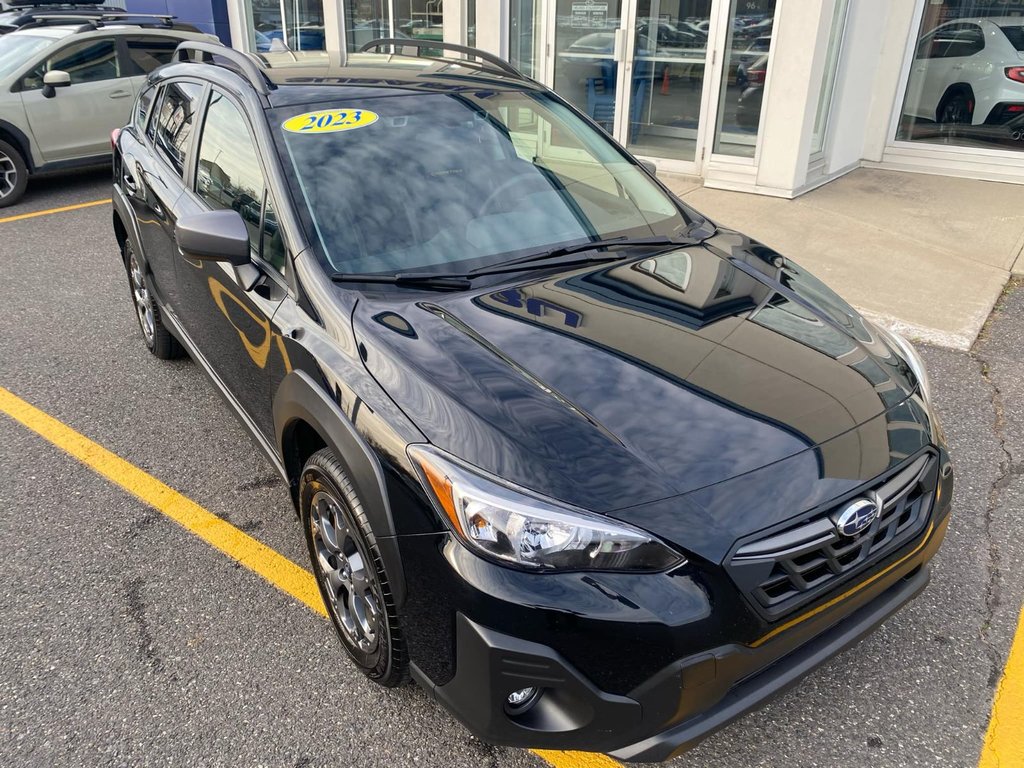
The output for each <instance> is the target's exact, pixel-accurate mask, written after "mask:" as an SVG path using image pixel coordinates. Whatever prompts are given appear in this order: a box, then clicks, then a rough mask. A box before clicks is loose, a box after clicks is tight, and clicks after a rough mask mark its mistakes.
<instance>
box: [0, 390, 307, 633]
mask: <svg viewBox="0 0 1024 768" xmlns="http://www.w3.org/2000/svg"><path fill="white" fill-rule="evenodd" d="M0 411H2V412H4V413H6V414H7V415H8V416H10V417H11V418H13V419H14V420H15V421H19V422H21V423H22V424H23V425H25V426H26V427H28V428H29V429H30V430H32V431H33V432H35V433H36V434H38V435H40V436H42V437H44V438H46V439H47V440H49V441H50V442H51V443H53V444H54V445H55V446H57V447H58V448H60V449H61V450H63V451H65V452H67V453H69V454H71V455H72V456H74V457H75V458H76V459H78V460H79V461H80V462H82V463H83V464H85V465H86V466H87V467H89V468H90V469H92V470H93V471H95V472H96V473H98V474H100V475H102V476H103V477H105V478H107V479H108V480H109V481H110V482H112V483H114V484H115V485H119V486H121V487H122V488H124V489H125V490H126V491H128V492H129V493H130V494H132V495H133V496H136V497H138V498H139V499H140V500H141V501H143V502H145V503H146V504H149V505H150V506H152V507H154V508H156V509H157V510H159V511H160V512H163V513H164V514H165V515H167V516H168V517H169V518H171V519H172V520H174V521H175V522H176V523H178V524H179V525H181V526H183V527H184V528H186V529H187V530H188V531H189V532H191V533H194V534H195V535H196V536H198V537H199V538H201V539H202V540H203V541H205V542H206V543H207V544H209V545H211V546H212V547H214V548H215V549H219V550H220V551H221V552H223V553H224V554H225V555H227V556H228V557H230V558H232V559H234V560H237V561H238V562H239V563H241V564H242V565H244V566H245V567H246V568H248V569H249V570H251V571H254V572H255V573H257V574H259V575H260V576H262V577H263V578H264V579H266V580H267V581H269V582H270V583H271V584H273V585H274V586H275V587H277V588H278V589H280V590H281V591H283V592H287V593H288V594H289V595H291V596H292V597H294V598H295V599H296V600H299V601H300V602H302V603H305V604H306V605H307V606H309V607H310V608H311V609H312V610H314V611H316V612H317V613H319V614H321V615H323V616H326V615H327V613H326V611H325V610H324V604H323V601H322V600H321V599H320V593H319V592H318V591H317V588H316V582H314V581H313V577H312V575H311V574H310V573H309V571H307V570H306V569H305V568H302V567H300V566H298V565H296V564H295V563H293V562H292V561H291V560H289V559H288V558H287V557H285V556H284V555H281V554H279V553H277V552H276V551H274V550H273V549H271V548H270V547H268V546H266V545H265V544H262V543H261V542H259V541H257V540H256V539H254V538H253V537H252V536H249V535H248V534H246V533H243V532H242V531H240V530H238V529H237V528H235V527H234V526H233V525H231V524H230V523H228V522H225V521H224V520H222V519H221V518H219V517H217V516H216V515H215V514H213V513H212V512H208V511H206V510H205V509H203V508H202V507H201V506H199V505H198V504H196V503H195V502H194V501H192V500H191V499H189V498H187V497H185V496H183V495H182V494H180V493H178V492H177V491H176V490H174V489H173V488H171V487H170V486H168V485H165V484H164V483H162V482H160V481H159V480H157V479H156V478H155V477H153V476H152V475H150V474H149V473H147V472H144V471H143V470H141V469H139V468H138V467H136V466H135V465H133V464H130V463H129V462H127V461H125V460H124V459H122V458H121V457H120V456H118V455H117V454H114V453H111V452H110V451H108V450H107V449H106V448H104V447H103V446H101V445H99V444H97V443H94V442H93V441H92V440H90V439H89V438H87V437H85V436H84V435H82V434H79V433H78V432H76V431H75V430H73V429H71V427H68V426H66V425H64V424H62V423H61V422H59V421H57V420H56V419H55V418H53V417H52V416H50V415H48V414H46V413H43V412H42V411H40V410H39V409H38V408H36V407H34V406H32V405H29V404H28V403H26V402H25V401H24V400H22V399H21V398H19V397H17V396H16V395H14V394H12V393H11V392H9V391H8V390H6V389H4V388H3V387H0Z"/></svg>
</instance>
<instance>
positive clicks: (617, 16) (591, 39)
mask: <svg viewBox="0 0 1024 768" xmlns="http://www.w3.org/2000/svg"><path fill="white" fill-rule="evenodd" d="M554 6H555V7H554V12H555V18H554V25H553V26H554V56H553V57H554V61H553V66H554V77H553V82H554V88H555V90H556V91H557V92H558V93H559V94H560V95H561V96H562V98H564V99H566V100H568V101H570V102H572V103H573V104H574V105H575V106H576V107H577V108H579V109H580V110H581V111H583V112H585V113H586V114H588V115H589V116H590V117H591V118H592V119H593V120H594V121H595V122H597V123H598V124H599V125H600V126H601V127H603V128H604V129H605V130H606V131H608V132H609V133H613V134H614V133H615V128H616V127H615V118H616V114H617V113H618V109H619V102H620V94H619V80H620V79H621V78H622V75H623V73H622V72H621V69H622V66H621V64H622V61H623V59H624V56H623V54H624V48H625V43H626V36H625V32H626V26H625V20H624V19H623V14H622V10H623V9H622V6H623V0H557V2H556V3H555V4H554Z"/></svg>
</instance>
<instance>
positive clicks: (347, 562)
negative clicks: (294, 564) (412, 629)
mask: <svg viewBox="0 0 1024 768" xmlns="http://www.w3.org/2000/svg"><path fill="white" fill-rule="evenodd" d="M299 514H300V517H301V518H302V528H303V530H304V532H305V535H306V546H307V547H308V548H309V556H310V560H311V561H312V564H313V573H314V575H315V576H316V581H317V585H318V586H319V588H320V595H321V597H323V600H324V605H325V606H326V607H327V613H328V614H329V615H330V617H331V621H333V622H334V628H335V629H336V630H337V632H338V637H339V638H340V639H341V644H342V645H343V646H344V647H345V650H346V651H347V652H348V655H349V656H350V657H351V658H352V660H353V661H354V662H355V664H356V666H357V667H359V669H360V670H361V671H362V672H363V673H364V674H365V675H366V676H367V677H369V678H370V679H371V680H373V681H374V682H376V683H379V684H381V685H384V686H387V687H393V686H397V685H401V684H403V683H405V682H406V681H407V680H408V679H409V662H408V659H407V657H406V654H405V644H404V642H403V638H402V633H401V630H400V627H399V617H398V612H397V610H396V608H395V604H394V600H393V599H392V596H391V587H390V583H389V581H388V577H387V573H386V572H385V570H384V564H383V562H382V560H381V556H380V551H379V550H378V548H377V542H376V538H375V537H374V535H373V531H372V530H370V525H369V522H368V521H367V519H366V514H365V511H364V509H363V505H362V503H361V502H360V500H359V497H358V496H356V492H355V489H354V488H353V487H352V483H351V481H350V480H349V479H348V476H347V475H346V473H345V470H344V468H343V467H342V466H341V464H340V463H339V462H338V460H337V459H336V458H335V456H334V454H333V453H332V452H331V451H330V450H329V449H326V448H325V449H323V450H320V451H318V452H316V453H314V454H313V455H312V456H311V457H310V458H309V461H307V462H306V466H305V467H304V468H303V470H302V477H301V478H300V481H299Z"/></svg>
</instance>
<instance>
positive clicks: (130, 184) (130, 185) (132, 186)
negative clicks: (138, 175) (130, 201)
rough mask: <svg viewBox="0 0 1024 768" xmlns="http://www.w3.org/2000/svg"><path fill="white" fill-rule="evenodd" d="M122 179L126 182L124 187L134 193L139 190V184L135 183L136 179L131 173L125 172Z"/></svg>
mask: <svg viewBox="0 0 1024 768" xmlns="http://www.w3.org/2000/svg"><path fill="white" fill-rule="evenodd" d="M121 180H122V181H123V182H124V188H125V189H127V190H128V191H129V192H131V193H132V194H135V193H136V192H138V191H139V185H138V184H136V183H135V179H133V178H132V177H131V174H129V173H125V174H124V175H123V176H122V177H121Z"/></svg>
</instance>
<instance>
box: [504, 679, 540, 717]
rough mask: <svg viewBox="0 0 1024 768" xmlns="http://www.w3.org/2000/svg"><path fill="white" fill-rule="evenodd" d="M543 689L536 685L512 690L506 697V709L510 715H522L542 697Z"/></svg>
mask: <svg viewBox="0 0 1024 768" xmlns="http://www.w3.org/2000/svg"><path fill="white" fill-rule="evenodd" d="M540 693H541V689H540V688H537V687H535V686H532V685H531V686H530V687H528V688H520V689H519V690H518V691H512V693H510V694H509V695H508V696H507V697H506V698H505V711H506V712H507V713H508V714H510V715H521V714H522V713H523V712H526V711H527V710H529V709H530V708H531V707H533V705H534V704H536V703H537V701H538V700H539V699H540Z"/></svg>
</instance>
